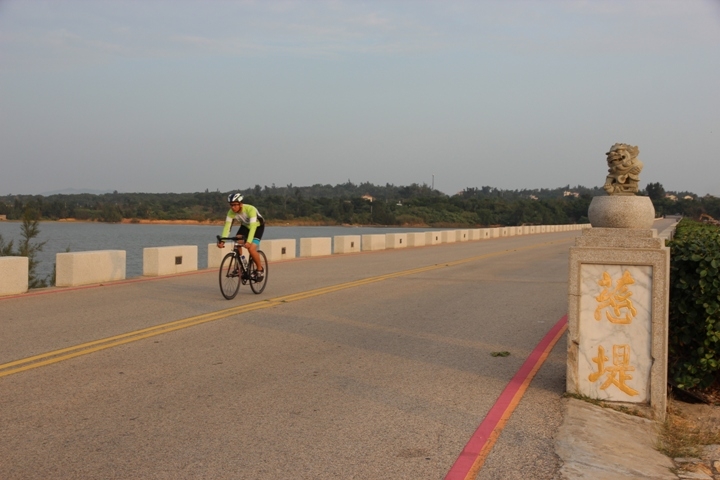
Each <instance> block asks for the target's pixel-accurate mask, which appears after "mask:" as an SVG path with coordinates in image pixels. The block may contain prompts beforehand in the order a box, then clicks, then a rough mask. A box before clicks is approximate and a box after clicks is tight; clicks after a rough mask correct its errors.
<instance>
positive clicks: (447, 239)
mask: <svg viewBox="0 0 720 480" xmlns="http://www.w3.org/2000/svg"><path fill="white" fill-rule="evenodd" d="M456 241H457V230H443V231H442V232H440V242H441V243H455V242H456Z"/></svg>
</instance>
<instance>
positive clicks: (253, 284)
mask: <svg viewBox="0 0 720 480" xmlns="http://www.w3.org/2000/svg"><path fill="white" fill-rule="evenodd" d="M257 253H258V256H259V257H260V263H262V267H263V272H262V275H263V277H262V280H258V279H257V273H256V272H257V266H256V265H255V262H250V265H249V267H248V270H250V288H251V289H252V291H253V292H255V293H262V292H263V290H265V285H267V279H268V261H267V257H266V256H265V252H263V251H262V250H258V252H257Z"/></svg>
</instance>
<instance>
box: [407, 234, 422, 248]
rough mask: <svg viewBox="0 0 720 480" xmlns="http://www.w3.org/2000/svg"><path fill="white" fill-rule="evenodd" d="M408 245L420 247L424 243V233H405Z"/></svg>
mask: <svg viewBox="0 0 720 480" xmlns="http://www.w3.org/2000/svg"><path fill="white" fill-rule="evenodd" d="M407 241H408V247H422V246H424V245H425V233H421V232H415V233H408V234H407Z"/></svg>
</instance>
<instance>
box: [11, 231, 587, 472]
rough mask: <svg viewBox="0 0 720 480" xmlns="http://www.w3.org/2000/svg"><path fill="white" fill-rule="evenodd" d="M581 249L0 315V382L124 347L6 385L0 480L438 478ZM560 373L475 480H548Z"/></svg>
mask: <svg viewBox="0 0 720 480" xmlns="http://www.w3.org/2000/svg"><path fill="white" fill-rule="evenodd" d="M577 234H578V232H567V233H553V234H543V235H535V236H521V237H511V238H505V239H496V240H489V241H482V242H472V243H457V244H450V245H441V246H432V247H422V248H413V249H404V250H397V251H381V252H373V253H361V254H354V255H341V256H332V257H324V258H318V259H308V260H296V261H290V262H281V263H276V264H272V265H271V270H270V277H269V283H268V288H267V289H266V291H265V293H263V294H262V295H260V296H256V295H253V294H252V293H251V292H250V291H249V289H247V287H243V288H242V289H241V291H240V293H239V294H238V297H236V299H234V300H232V301H226V300H224V299H223V298H222V297H221V296H220V293H219V290H218V287H217V278H216V273H215V272H214V271H203V272H199V273H194V274H190V275H183V276H174V277H170V278H162V279H152V280H143V281H128V282H125V283H115V284H110V285H106V286H101V287H96V288H82V289H74V290H73V289H65V290H61V289H58V290H47V291H44V292H43V293H42V294H38V295H26V296H23V297H18V298H9V299H2V300H0V369H2V368H3V366H7V364H8V363H9V362H13V361H16V360H18V359H23V358H27V357H31V356H33V355H40V354H43V353H46V352H51V351H59V350H62V349H70V348H71V347H73V346H76V345H80V344H87V343H88V342H92V341H95V340H98V339H110V343H108V345H110V344H113V345H114V344H117V345H116V346H113V347H112V348H105V349H100V347H102V345H101V346H100V347H98V346H95V347H93V346H89V345H88V346H86V347H85V350H84V351H83V352H88V351H89V352H91V353H87V354H83V355H79V356H76V357H74V358H70V359H64V360H63V359H62V358H63V357H62V355H61V354H58V355H59V356H56V357H54V358H50V359H49V360H48V361H47V363H48V364H47V365H44V366H41V367H38V368H30V369H28V370H25V371H21V372H18V373H13V374H11V375H5V376H2V375H3V373H2V370H0V376H1V377H0V426H2V428H0V478H2V479H33V478H38V479H46V478H103V479H105V478H128V479H130V478H157V479H162V478H167V479H184V478H187V479H190V478H192V479H197V478H208V479H337V478H344V479H349V478H357V479H439V478H443V477H444V476H445V474H446V473H447V472H448V470H449V469H450V467H451V466H452V465H453V462H454V461H455V460H456V458H457V456H458V454H459V453H460V452H461V451H462V449H463V447H464V446H465V444H466V442H467V441H468V439H469V438H470V437H471V436H472V434H473V432H474V431H475V429H476V428H477V426H478V425H479V423H480V422H481V421H482V420H483V418H484V416H485V414H486V413H487V411H488V410H489V409H490V407H492V405H493V403H494V402H495V401H496V399H497V397H498V395H499V394H500V392H501V391H502V389H503V388H504V387H505V386H506V384H507V383H508V381H509V379H510V378H511V377H512V376H513V375H514V374H515V373H516V371H517V370H518V368H519V367H520V366H521V364H522V363H523V361H524V360H525V359H526V357H527V356H528V354H529V353H530V352H531V351H532V350H533V348H535V346H536V345H537V343H538V342H539V341H540V339H541V338H542V337H543V336H544V335H545V334H546V333H547V331H548V330H549V329H550V328H551V327H552V326H553V325H554V324H555V323H556V322H557V321H558V320H559V319H560V318H561V317H562V316H563V315H564V314H565V313H566V309H567V271H568V270H567V269H568V265H567V260H568V248H569V247H570V246H571V245H572V243H573V239H574V237H575V236H576V235H577ZM420 267H428V268H427V269H425V270H424V271H417V269H418V268H420ZM414 269H415V270H414ZM413 270H414V271H413ZM338 285H341V286H342V287H343V288H330V287H334V286H338ZM323 289H324V290H323ZM46 292H47V293H46ZM303 292H305V293H303ZM294 294H295V295H294ZM250 308H253V309H254V310H251V311H245V312H243V309H245V310H249V309H250ZM213 312H218V313H213ZM185 319H190V320H187V321H186V323H182V321H183V320H185ZM170 322H180V323H175V325H177V327H178V329H176V330H172V331H170V329H169V328H166V329H165V333H160V334H158V332H159V331H160V330H152V329H151V327H154V326H163V325H165V326H167V325H168V324H169V323H170ZM201 322H204V323H201ZM188 325H190V326H188ZM180 327H183V328H180ZM141 329H146V330H147V329H149V330H147V332H148V333H146V338H141V337H142V335H141V334H136V335H135V336H133V337H128V340H127V343H121V342H122V340H121V339H120V336H121V335H122V334H126V333H128V332H137V331H138V330H141ZM113 342H114V343H113ZM95 350H96V351H95ZM497 351H508V352H510V356H507V357H494V356H491V355H490V354H491V352H497ZM83 352H80V353H83ZM59 360H62V361H59ZM31 366H32V365H31ZM564 372H565V343H564V339H563V340H562V341H560V342H559V343H558V344H557V346H556V347H555V349H554V350H553V352H552V353H551V355H550V356H549V358H548V360H547V361H546V363H545V365H544V366H543V368H542V369H541V370H540V371H539V373H538V375H537V376H536V377H535V380H534V381H533V382H532V384H531V386H530V388H529V390H528V391H527V393H526V395H525V397H524V398H523V400H522V402H521V403H520V405H519V406H518V408H517V410H516V411H515V414H514V415H513V417H512V418H511V420H510V421H509V422H508V424H507V426H506V428H505V430H504V431H503V434H502V435H501V437H500V439H499V441H498V443H497V444H496V446H495V448H494V450H493V452H492V453H491V455H490V456H489V458H488V459H487V461H486V463H485V465H484V467H483V469H482V470H481V472H480V474H479V476H478V478H483V479H484V478H488V479H490V478H543V479H545V478H552V477H553V476H554V475H555V474H556V472H557V470H558V468H559V462H558V460H557V458H556V457H555V454H554V452H553V442H552V436H553V434H554V432H555V431H556V429H557V427H558V425H559V424H560V422H561V406H560V402H559V401H558V400H559V398H560V396H561V395H562V392H563V391H564V385H565V380H564ZM6 373H7V370H6Z"/></svg>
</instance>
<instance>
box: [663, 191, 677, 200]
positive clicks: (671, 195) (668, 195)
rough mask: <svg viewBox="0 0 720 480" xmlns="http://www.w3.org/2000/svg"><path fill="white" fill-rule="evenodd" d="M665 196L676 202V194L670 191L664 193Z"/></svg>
mask: <svg viewBox="0 0 720 480" xmlns="http://www.w3.org/2000/svg"><path fill="white" fill-rule="evenodd" d="M665 198H667V199H670V200H672V201H673V202H677V196H675V195H673V194H672V193H666V194H665Z"/></svg>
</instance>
